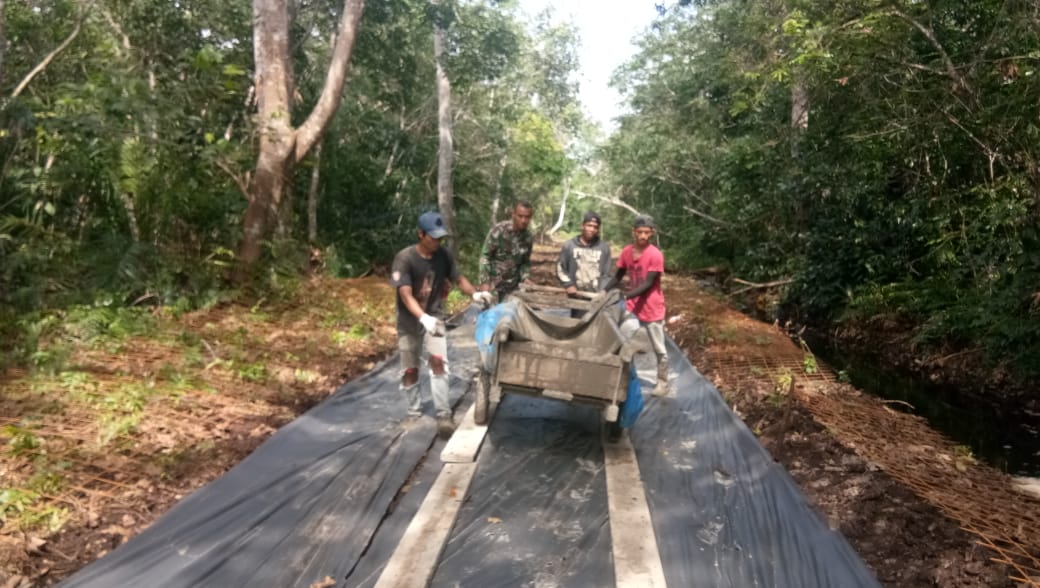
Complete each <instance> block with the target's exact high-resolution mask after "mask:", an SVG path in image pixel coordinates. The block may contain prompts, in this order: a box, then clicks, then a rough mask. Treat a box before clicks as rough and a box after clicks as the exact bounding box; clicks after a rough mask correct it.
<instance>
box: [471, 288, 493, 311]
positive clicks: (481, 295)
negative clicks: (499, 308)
mask: <svg viewBox="0 0 1040 588" xmlns="http://www.w3.org/2000/svg"><path fill="white" fill-rule="evenodd" d="M473 302H476V303H477V304H479V305H480V307H481V308H483V309H485V310H486V309H488V308H490V307H491V305H492V304H494V297H493V296H492V295H491V292H474V293H473Z"/></svg>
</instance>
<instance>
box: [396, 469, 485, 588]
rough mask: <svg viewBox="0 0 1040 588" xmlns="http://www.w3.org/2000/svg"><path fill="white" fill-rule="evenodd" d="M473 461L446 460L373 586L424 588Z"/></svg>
mask: <svg viewBox="0 0 1040 588" xmlns="http://www.w3.org/2000/svg"><path fill="white" fill-rule="evenodd" d="M476 469H477V464H476V463H448V464H444V469H442V470H441V473H440V474H439V475H438V476H437V480H436V481H435V482H434V483H433V486H432V487H431V488H430V492H429V494H427V495H426V499H425V500H423V503H422V506H420V507H419V512H417V513H415V517H414V518H412V522H411V524H409V525H408V528H407V529H406V530H405V532H404V536H403V537H401V542H400V543H398V544H397V549H395V550H394V553H393V555H391V556H390V560H389V561H388V562H387V563H386V567H385V568H383V573H382V574H380V576H379V580H377V581H376V588H425V587H426V586H427V585H429V583H430V580H431V579H432V578H433V574H434V572H435V571H436V570H437V561H438V560H439V559H440V557H441V553H442V552H443V551H444V546H445V545H446V544H447V542H448V536H449V535H450V534H451V528H452V527H453V526H454V525H455V519H456V518H457V517H458V514H459V508H461V507H462V503H463V501H465V499H466V492H468V491H469V484H470V482H471V481H472V480H473V472H475V471H476Z"/></svg>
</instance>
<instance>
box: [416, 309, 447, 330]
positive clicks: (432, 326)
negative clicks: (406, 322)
mask: <svg viewBox="0 0 1040 588" xmlns="http://www.w3.org/2000/svg"><path fill="white" fill-rule="evenodd" d="M419 323H420V324H421V325H422V326H423V328H424V329H426V332H427V333H429V334H431V335H433V336H437V335H443V334H444V323H442V322H441V321H439V320H437V319H435V318H434V317H432V316H430V315H428V314H426V313H423V315H422V316H421V317H419Z"/></svg>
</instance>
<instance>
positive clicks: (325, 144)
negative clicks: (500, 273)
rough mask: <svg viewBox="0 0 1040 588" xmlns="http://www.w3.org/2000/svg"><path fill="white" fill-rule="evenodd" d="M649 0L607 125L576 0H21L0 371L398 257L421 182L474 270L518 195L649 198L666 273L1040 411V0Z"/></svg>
mask: <svg viewBox="0 0 1040 588" xmlns="http://www.w3.org/2000/svg"><path fill="white" fill-rule="evenodd" d="M644 4H645V10H647V11H656V17H655V19H654V21H653V24H652V25H651V26H650V27H649V28H648V29H646V30H645V31H644V32H643V33H642V34H641V35H640V36H639V37H638V40H637V45H638V51H637V52H636V54H635V57H634V58H632V59H631V60H630V61H628V62H627V63H625V64H623V65H621V66H620V67H619V68H618V69H617V70H616V71H615V73H614V77H613V80H612V85H613V86H614V87H616V88H617V89H618V90H619V91H620V92H621V94H622V96H623V97H624V109H623V112H622V114H621V115H620V116H619V117H618V118H617V119H616V120H615V121H614V123H615V125H614V126H613V127H611V128H603V127H602V126H601V125H599V124H597V123H596V122H594V121H593V119H592V118H591V117H590V116H589V114H588V113H587V112H586V111H585V110H584V107H583V105H582V103H581V100H580V97H579V82H578V79H579V78H580V73H581V64H580V62H579V57H578V55H579V47H580V42H581V39H580V36H579V33H578V30H577V28H576V27H575V26H574V24H573V23H571V22H568V21H567V20H566V19H564V18H560V17H559V15H558V14H556V13H555V12H554V11H553V10H552V9H547V10H545V11H543V12H541V13H539V14H537V15H535V16H529V15H527V14H526V13H525V12H524V11H523V10H522V7H521V3H519V2H518V1H517V0H380V1H371V0H370V1H369V2H365V1H364V0H252V2H246V1H244V0H172V1H169V0H167V1H161V0H119V1H116V0H0V384H2V383H3V381H4V380H3V374H4V373H5V370H6V372H7V373H9V374H16V375H18V376H21V375H22V374H25V373H61V372H62V370H63V369H64V368H65V367H67V366H66V361H67V360H68V355H69V353H70V349H69V346H68V345H63V344H61V343H60V340H61V338H62V337H73V338H75V337H80V338H83V337H85V336H86V335H84V330H87V331H91V333H97V332H102V331H104V332H106V333H109V334H112V333H120V332H122V333H124V334H129V335H133V334H137V333H140V332H143V331H144V330H146V329H147V327H146V326H143V325H145V324H146V323H147V322H148V321H149V320H151V319H148V318H147V317H149V316H152V315H155V314H156V313H157V312H159V310H158V309H161V312H162V313H167V314H169V315H173V316H181V315H185V314H186V313H192V312H196V311H200V310H206V309H215V308H222V307H225V306H228V305H245V307H246V308H253V309H254V310H255V309H257V308H260V307H261V306H262V305H264V304H269V303H271V302H272V301H278V300H290V299H292V297H293V296H294V295H295V293H298V292H299V291H300V290H301V288H304V289H305V285H306V283H307V280H308V279H309V277H311V276H314V275H323V276H329V277H332V278H358V277H364V276H371V275H376V276H384V275H385V274H386V271H387V268H388V266H389V264H390V262H391V260H392V259H393V256H394V254H395V253H396V252H397V251H398V250H400V249H401V248H402V247H403V246H405V245H408V244H410V243H412V242H413V241H414V238H415V219H416V217H417V216H418V215H419V214H420V213H422V212H424V211H428V210H439V211H440V212H441V214H442V215H443V216H444V218H445V220H446V222H447V224H448V226H449V227H450V229H451V231H450V232H451V235H452V237H451V240H450V242H449V244H450V247H451V248H452V249H453V250H454V251H455V252H456V253H457V255H458V258H459V259H460V262H461V265H462V268H463V271H464V273H467V274H469V275H473V274H475V269H476V264H477V258H478V254H479V252H480V247H481V243H482V240H483V238H484V235H485V234H486V233H487V231H488V229H489V228H490V227H491V226H492V225H493V224H494V223H496V222H498V221H499V220H503V219H505V218H506V217H507V216H508V212H509V210H510V208H511V206H512V205H513V203H515V202H517V201H528V202H531V203H533V205H534V218H533V221H532V230H533V231H534V233H535V235H536V239H538V240H540V241H549V240H550V239H551V238H552V237H553V236H554V235H555V236H557V237H559V236H561V235H567V234H573V232H574V230H575V227H576V226H578V224H579V221H580V219H581V216H582V214H583V213H584V211H585V210H588V209H590V208H594V209H596V210H598V211H599V212H600V214H601V215H602V216H603V219H604V231H603V233H604V235H605V237H607V238H608V239H609V240H611V241H612V242H613V243H614V244H616V245H620V244H623V243H625V242H627V241H628V239H629V232H628V227H629V223H630V221H631V218H632V216H633V215H634V214H637V213H639V214H650V215H652V216H653V217H654V218H655V219H656V220H657V224H658V227H659V231H658V240H659V245H660V247H661V249H662V250H663V251H664V252H665V253H666V255H667V262H668V272H669V273H674V274H677V275H694V274H696V275H705V274H706V273H707V274H710V275H712V276H714V277H715V278H716V280H717V281H718V282H719V284H720V285H721V286H722V287H723V288H728V289H729V290H730V291H733V290H741V291H742V292H744V293H745V296H747V295H750V296H752V298H751V299H750V302H748V299H747V298H746V297H745V298H744V301H745V303H746V304H748V305H749V306H755V305H756V304H757V305H758V307H759V308H758V309H759V310H760V311H763V313H764V315H766V316H765V318H767V319H768V320H769V321H773V320H776V321H777V323H778V324H782V323H786V324H787V325H788V326H792V325H793V327H792V328H793V329H797V328H800V327H803V326H804V327H807V328H811V329H816V330H818V331H819V332H823V333H829V334H830V335H831V336H832V337H833V338H834V340H835V341H836V342H837V344H839V345H840V344H848V345H857V344H858V345H860V346H861V347H863V348H873V349H874V350H875V351H876V350H877V349H878V348H881V349H884V350H886V351H882V352H879V354H880V355H882V356H885V357H886V360H887V361H892V362H895V363H900V362H902V363H903V364H904V366H903V367H906V366H911V367H912V366H914V365H917V366H920V365H921V364H922V363H924V364H926V368H925V369H924V370H923V371H922V375H925V376H927V375H929V374H931V375H932V376H933V379H934V378H936V377H938V378H945V377H946V376H943V375H941V374H940V375H936V372H937V371H938V372H941V371H943V370H944V369H948V370H956V369H957V366H960V368H962V369H963V370H964V371H963V372H962V374H961V376H960V378H959V379H957V378H949V379H950V381H952V382H954V383H955V384H957V385H959V386H962V387H964V388H966V389H970V390H968V391H970V392H972V393H973V394H974V395H975V396H976V397H982V398H984V399H986V400H988V401H991V402H993V403H996V404H1002V405H1003V404H1007V405H1008V406H1011V407H1013V410H1025V409H1029V410H1034V411H1035V410H1040V391H1038V388H1037V387H1036V386H1035V382H1037V381H1038V378H1040V3H1037V2H1035V1H1032V0H948V1H946V2H935V1H931V0H924V1H922V0H856V1H851V0H814V1H808V0H767V1H752V0H677V1H672V0H666V1H665V2H663V3H655V2H653V1H651V0H647V1H646V2H645V3H644ZM624 41H625V40H623V39H619V43H620V42H624ZM568 231H569V233H568ZM70 325H71V326H70ZM954 364H956V365H954ZM243 369H244V368H243ZM964 374H967V375H966V376H965V375H964ZM0 396H2V395H0ZM1030 414H1032V413H1030ZM9 432H10V431H9ZM7 437H11V435H7ZM12 438H13V439H14V440H17V439H19V437H17V435H14V436H13V437H12ZM14 442H15V441H11V443H14ZM0 496H6V498H5V499H4V500H5V501H4V502H0V515H3V516H0V521H2V520H4V518H5V517H6V516H12V517H13V516H14V512H15V510H16V505H15V504H14V502H13V499H12V498H11V496H12V495H10V494H7V495H2V494H0Z"/></svg>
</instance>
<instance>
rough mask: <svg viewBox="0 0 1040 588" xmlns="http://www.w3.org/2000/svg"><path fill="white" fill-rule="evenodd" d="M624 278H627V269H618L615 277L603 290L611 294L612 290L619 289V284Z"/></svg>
mask: <svg viewBox="0 0 1040 588" xmlns="http://www.w3.org/2000/svg"><path fill="white" fill-rule="evenodd" d="M623 277H625V268H623V267H619V268H617V271H616V272H614V277H613V278H610V281H609V282H607V285H606V286H603V289H604V290H606V291H608V292H609V291H610V290H613V289H614V288H617V286H618V284H620V283H621V278H623Z"/></svg>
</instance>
